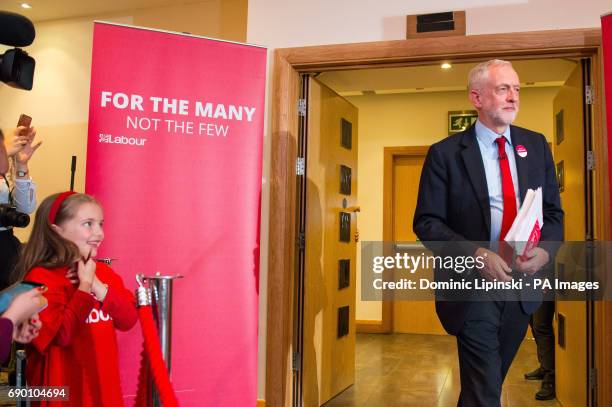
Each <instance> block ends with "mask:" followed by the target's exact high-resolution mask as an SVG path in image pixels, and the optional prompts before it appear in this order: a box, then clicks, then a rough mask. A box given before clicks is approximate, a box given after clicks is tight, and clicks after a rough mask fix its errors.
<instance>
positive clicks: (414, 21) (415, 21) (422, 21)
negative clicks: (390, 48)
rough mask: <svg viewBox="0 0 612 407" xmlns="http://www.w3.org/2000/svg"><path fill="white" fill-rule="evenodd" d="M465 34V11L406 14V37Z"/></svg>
mask: <svg viewBox="0 0 612 407" xmlns="http://www.w3.org/2000/svg"><path fill="white" fill-rule="evenodd" d="M451 35H465V11H447V12H444V13H432V14H414V15H410V16H406V38H427V37H447V36H451Z"/></svg>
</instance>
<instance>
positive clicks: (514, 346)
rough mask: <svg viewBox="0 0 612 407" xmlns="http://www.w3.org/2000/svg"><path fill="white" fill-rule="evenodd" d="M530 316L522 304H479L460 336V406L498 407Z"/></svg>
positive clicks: (471, 312) (474, 308) (468, 316)
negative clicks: (504, 384)
mask: <svg viewBox="0 0 612 407" xmlns="http://www.w3.org/2000/svg"><path fill="white" fill-rule="evenodd" d="M528 322H529V315H527V314H526V313H525V312H524V311H523V310H522V308H521V304H520V302H519V301H508V302H505V301H489V302H476V303H474V304H472V305H471V307H470V310H469V311H468V315H467V318H466V321H465V324H464V325H463V327H462V329H461V330H460V331H459V333H458V334H457V348H458V351H459V370H460V375H461V394H460V395H459V402H458V404H457V406H458V407H499V406H500V398H501V389H502V384H503V382H504V378H505V377H506V374H507V373H508V369H509V368H510V364H511V363H512V360H513V359H514V356H515V355H516V352H517V351H518V348H519V346H520V345H521V342H522V340H523V338H524V337H525V332H527V325H528Z"/></svg>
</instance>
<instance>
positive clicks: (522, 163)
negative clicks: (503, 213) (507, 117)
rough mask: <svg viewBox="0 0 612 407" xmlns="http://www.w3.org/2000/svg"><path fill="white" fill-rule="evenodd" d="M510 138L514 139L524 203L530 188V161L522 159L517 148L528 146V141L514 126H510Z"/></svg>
mask: <svg viewBox="0 0 612 407" xmlns="http://www.w3.org/2000/svg"><path fill="white" fill-rule="evenodd" d="M510 138H511V139H512V147H513V150H514V161H515V162H516V172H517V174H518V184H519V193H520V195H521V199H520V203H521V204H522V203H523V200H524V199H525V195H526V194H527V187H528V185H529V184H528V179H527V178H528V174H529V160H527V158H526V157H521V156H519V155H518V154H517V153H516V147H517V146H520V145H523V146H525V147H526V146H527V144H528V143H527V142H528V140H527V139H526V137H524V136H523V134H522V133H521V132H520V130H518V129H517V128H516V127H514V126H510Z"/></svg>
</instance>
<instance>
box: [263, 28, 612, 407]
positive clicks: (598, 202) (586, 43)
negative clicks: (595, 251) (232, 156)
mask: <svg viewBox="0 0 612 407" xmlns="http://www.w3.org/2000/svg"><path fill="white" fill-rule="evenodd" d="M601 42H602V41H601V30H600V29H599V28H588V29H569V30H551V31H534V32H522V33H504V34H486V35H473V36H466V37H444V38H423V39H412V40H399V41H381V42H369V43H354V44H340V45H321V46H309V47H299V48H284V49H277V50H276V51H275V52H274V59H273V64H274V65H273V75H272V78H273V79H272V80H273V90H272V94H271V95H270V102H271V108H272V119H271V122H270V129H271V137H272V138H271V144H272V150H271V154H270V160H271V172H270V214H271V217H270V224H269V242H270V245H269V252H268V292H267V300H268V306H267V337H266V403H267V404H268V405H269V406H274V407H277V406H290V405H291V377H292V348H291V344H292V339H293V338H292V334H293V313H292V309H293V307H292V304H293V295H294V294H293V290H294V283H293V275H294V265H295V246H296V244H295V242H296V233H295V223H296V222H295V213H296V212H295V197H296V188H295V186H296V172H295V162H296V145H297V136H298V112H297V107H298V106H297V100H298V97H299V89H300V73H305V72H320V71H324V70H345V69H365V68H381V67H391V66H410V65H428V64H433V63H438V62H440V61H443V60H444V61H446V60H448V61H452V62H470V61H481V60H485V59H489V58H512V59H532V58H555V57H591V58H592V59H593V86H594V89H595V98H596V100H595V105H594V108H593V120H594V126H593V137H594V150H595V151H594V152H595V157H596V162H598V163H601V167H602V168H601V169H599V170H596V171H595V174H594V188H595V190H596V191H597V192H598V193H597V194H596V197H595V202H594V203H595V208H596V213H595V216H596V217H595V224H596V226H595V229H596V238H597V239H598V240H609V239H610V202H609V196H610V195H609V183H608V173H607V168H603V167H605V166H604V165H603V163H605V162H607V137H606V131H605V122H604V118H605V116H604V115H605V113H604V109H603V97H602V95H603V94H604V88H603V75H602V72H603V65H602V64H603V59H602V51H601ZM595 331H596V332H595V335H596V343H597V345H596V349H597V365H598V369H599V379H600V380H599V386H598V401H599V404H600V405H607V404H610V403H612V350H610V349H608V347H607V346H606V344H607V343H609V340H612V303H609V302H605V303H598V304H597V306H596V327H595ZM606 341H608V342H606Z"/></svg>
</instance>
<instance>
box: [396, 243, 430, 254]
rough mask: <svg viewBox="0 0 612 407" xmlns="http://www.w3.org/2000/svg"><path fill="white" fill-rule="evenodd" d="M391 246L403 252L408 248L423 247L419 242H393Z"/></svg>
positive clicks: (419, 248) (421, 248)
mask: <svg viewBox="0 0 612 407" xmlns="http://www.w3.org/2000/svg"><path fill="white" fill-rule="evenodd" d="M393 246H394V248H395V251H396V252H405V251H408V250H424V249H425V246H424V245H423V243H421V242H410V243H395V244H394V245H393Z"/></svg>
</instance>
